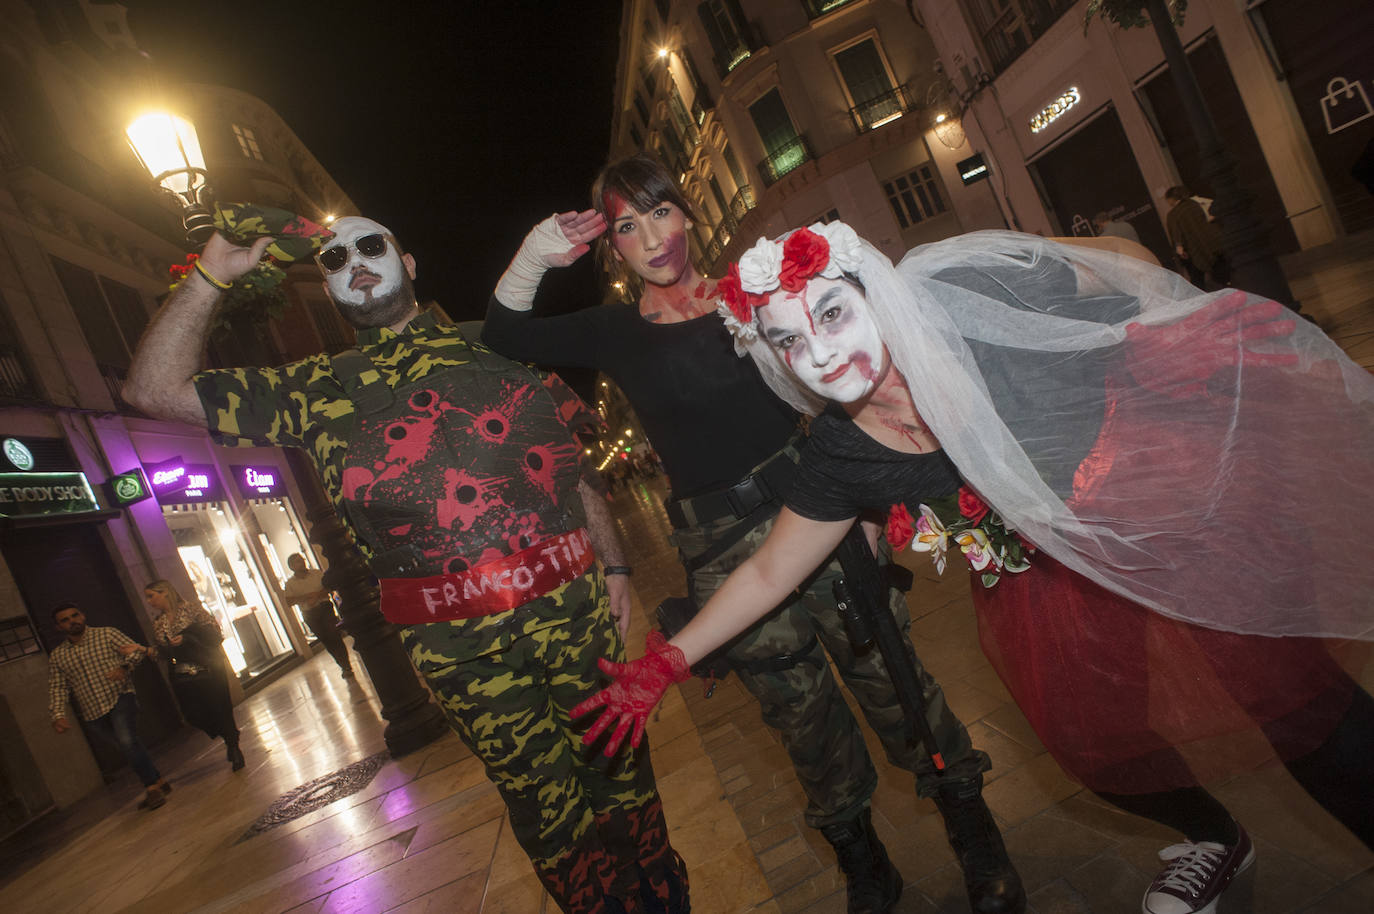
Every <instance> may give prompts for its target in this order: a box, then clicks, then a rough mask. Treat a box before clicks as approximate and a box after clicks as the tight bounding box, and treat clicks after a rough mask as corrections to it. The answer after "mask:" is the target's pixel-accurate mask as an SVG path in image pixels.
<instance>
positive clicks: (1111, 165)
mask: <svg viewBox="0 0 1374 914" xmlns="http://www.w3.org/2000/svg"><path fill="white" fill-rule="evenodd" d="M1030 171H1031V174H1032V175H1033V176H1034V177H1035V179H1036V182H1037V184H1038V185H1039V187H1040V191H1041V194H1042V195H1043V196H1044V200H1045V204H1046V206H1047V207H1048V208H1049V209H1050V210H1051V212H1053V214H1054V215H1055V217H1056V219H1057V221H1058V223H1059V224H1058V233H1059V234H1061V235H1092V234H1094V232H1093V227H1092V218H1093V216H1094V215H1096V214H1097V213H1098V212H1104V211H1105V212H1107V213H1110V214H1112V215H1115V216H1116V217H1117V218H1118V219H1120V220H1122V221H1123V222H1129V223H1130V224H1131V225H1132V226H1134V228H1135V230H1136V233H1137V234H1139V235H1140V242H1141V244H1143V245H1145V247H1147V248H1149V249H1150V251H1151V253H1153V254H1154V255H1155V256H1156V257H1158V258H1159V262H1160V263H1162V264H1164V265H1165V266H1169V265H1170V264H1171V263H1172V262H1173V258H1172V257H1170V256H1169V241H1168V237H1167V236H1166V235H1165V233H1164V224H1163V222H1161V221H1160V220H1161V216H1160V215H1159V214H1158V213H1156V212H1155V207H1154V204H1153V203H1152V202H1151V200H1150V191H1149V188H1148V187H1146V185H1145V178H1144V177H1142V176H1141V174H1140V167H1139V166H1138V165H1136V161H1135V156H1134V154H1132V152H1131V144H1130V142H1129V141H1127V139H1126V131H1125V130H1123V129H1122V128H1121V119H1120V118H1119V117H1117V114H1116V109H1115V108H1111V107H1108V108H1106V109H1105V110H1103V111H1102V113H1100V114H1098V115H1097V116H1096V117H1094V118H1093V119H1092V120H1091V121H1089V122H1088V123H1086V124H1084V125H1083V126H1081V127H1079V128H1078V129H1077V130H1076V131H1074V132H1073V133H1072V134H1071V135H1070V136H1068V137H1067V138H1065V139H1064V140H1062V141H1061V142H1060V143H1059V144H1058V145H1057V146H1055V147H1054V148H1053V149H1051V150H1050V151H1049V152H1046V153H1045V154H1044V155H1042V156H1040V157H1039V158H1037V159H1036V160H1035V161H1034V162H1032V163H1031V165H1030Z"/></svg>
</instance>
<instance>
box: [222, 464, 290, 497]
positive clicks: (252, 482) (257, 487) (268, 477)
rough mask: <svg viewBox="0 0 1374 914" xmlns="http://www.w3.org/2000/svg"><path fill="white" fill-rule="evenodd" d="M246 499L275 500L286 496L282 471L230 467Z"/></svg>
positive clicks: (266, 468)
mask: <svg viewBox="0 0 1374 914" xmlns="http://www.w3.org/2000/svg"><path fill="white" fill-rule="evenodd" d="M229 471H230V472H231V473H233V474H234V481H235V482H236V483H237V484H238V487H239V491H240V492H242V493H243V497H244V498H275V497H277V496H280V495H283V494H285V488H286V487H285V486H283V485H282V478H281V470H280V469H279V468H277V467H274V466H252V467H244V466H239V467H230V468H229Z"/></svg>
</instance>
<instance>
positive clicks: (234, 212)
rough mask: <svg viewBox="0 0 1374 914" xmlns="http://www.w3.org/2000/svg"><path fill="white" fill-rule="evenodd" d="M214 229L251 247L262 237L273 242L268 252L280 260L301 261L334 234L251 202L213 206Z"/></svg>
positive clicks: (303, 220) (310, 223)
mask: <svg viewBox="0 0 1374 914" xmlns="http://www.w3.org/2000/svg"><path fill="white" fill-rule="evenodd" d="M214 219H215V228H217V229H219V230H220V231H221V232H223V233H224V234H225V235H226V236H228V237H230V238H232V239H234V240H235V241H240V242H244V243H247V244H251V243H252V242H253V241H254V240H256V239H258V238H261V237H262V236H263V235H271V236H272V237H273V238H274V239H275V240H274V241H273V242H272V243H271V244H269V245H268V246H267V253H268V255H269V256H271V257H275V258H276V259H277V260H281V261H287V262H289V261H293V260H304V259H305V258H307V257H309V256H310V255H312V254H314V253H315V252H316V251H317V250H319V249H320V248H321V247H322V246H323V245H324V243H325V242H326V241H329V240H330V239H331V238H333V237H334V233H333V232H332V231H330V230H329V229H327V228H325V227H324V226H322V225H316V224H315V223H313V222H311V221H310V220H309V219H306V218H304V217H303V216H297V215H296V214H295V213H292V212H288V211H287V210H284V209H275V208H273V207H270V206H258V205H257V204H254V203H221V204H220V205H219V206H217V207H215V213H214Z"/></svg>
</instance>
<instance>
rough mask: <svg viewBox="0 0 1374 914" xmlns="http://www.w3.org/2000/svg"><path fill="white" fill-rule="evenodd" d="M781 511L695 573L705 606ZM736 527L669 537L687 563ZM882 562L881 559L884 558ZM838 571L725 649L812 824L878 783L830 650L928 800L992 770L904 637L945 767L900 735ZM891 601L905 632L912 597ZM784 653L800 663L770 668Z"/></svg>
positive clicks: (875, 657)
mask: <svg viewBox="0 0 1374 914" xmlns="http://www.w3.org/2000/svg"><path fill="white" fill-rule="evenodd" d="M776 517H777V515H776V512H775V513H774V514H773V515H772V516H770V517H769V518H768V519H766V520H764V521H762V522H760V523H759V524H758V525H757V526H756V527H755V528H754V529H752V530H750V531H749V532H748V533H747V534H745V536H744V537H743V538H742V539H741V540H740V541H739V542H738V543H736V544H735V545H734V546H732V547H731V548H730V549H729V550H727V551H726V552H725V553H724V554H723V555H721V556H720V557H719V558H717V559H716V560H715V561H714V562H711V563H710V564H708V565H706V566H705V567H704V568H701V569H699V570H698V571H697V572H696V573H695V574H694V575H693V586H694V590H695V597H696V599H697V601H698V603H699V604H704V603H705V602H706V600H708V599H710V596H711V595H712V594H714V593H715V592H716V591H717V590H719V589H720V586H721V585H722V584H723V583H724V582H725V579H726V578H727V577H729V575H730V572H732V571H734V570H735V568H737V567H738V566H739V565H740V564H741V563H742V562H744V560H745V559H747V558H749V556H751V555H753V554H754V553H755V552H756V551H758V548H759V546H761V545H762V544H763V541H764V540H765V539H766V538H767V536H768V531H769V530H771V529H772V527H773V522H774V520H775V519H776ZM737 523H739V521H736V520H734V519H731V518H726V519H724V520H720V521H716V522H715V523H713V524H707V525H704V526H700V527H691V528H683V529H679V530H675V531H674V532H673V534H672V539H673V543H674V545H676V546H677V547H678V550H679V552H680V553H681V554H682V556H683V558H684V560H687V559H690V557H691V556H693V555H700V554H701V553H702V552H704V551H706V549H707V548H709V546H710V544H711V543H712V542H714V541H715V540H717V539H719V538H720V537H722V536H723V535H724V534H725V533H726V531H728V530H729V529H730V528H731V527H732V526H733V525H734V524H737ZM886 558H887V556H886V555H883V556H880V560H882V561H884V562H885V561H886ZM842 576H843V572H842V571H841V569H840V565H839V563H838V562H837V561H831V562H830V563H829V564H828V565H826V566H824V567H823V568H821V569H820V570H818V571H817V572H816V573H815V574H813V575H812V576H811V577H810V578H809V579H807V581H806V582H805V583H804V584H803V585H802V586H801V587H800V588H798V590H799V593H798V595H797V596H796V597H795V598H794V599H792V600H790V601H789V602H787V603H784V604H783V605H782V606H781V607H779V608H777V609H775V610H774V611H773V613H772V614H770V615H769V616H767V617H765V618H764V620H763V621H762V622H761V623H759V624H758V625H756V626H754V627H753V628H751V629H749V630H748V631H746V632H745V633H744V634H742V635H741V636H740V637H739V638H737V639H736V640H735V641H733V642H731V644H730V648H729V651H728V653H727V655H726V656H727V658H728V659H729V661H730V663H731V666H732V667H733V668H734V670H735V672H736V673H737V674H738V675H739V677H740V681H741V682H742V683H743V684H744V686H745V688H747V689H748V690H749V692H750V693H751V694H753V696H754V697H755V698H757V699H758V702H759V705H760V708H761V711H762V714H763V721H764V723H766V724H768V726H770V727H772V728H773V729H775V730H776V731H778V735H779V738H780V739H781V740H782V743H783V746H784V747H785V748H786V749H787V753H788V755H789V756H790V757H791V759H792V766H793V768H795V769H796V772H797V779H798V781H799V782H800V783H801V785H802V789H803V790H804V791H805V792H806V796H807V807H806V822H807V824H808V825H810V826H812V827H813V828H820V827H822V826H825V825H830V824H833V823H837V822H845V821H849V820H851V819H852V818H853V817H855V816H857V815H858V814H859V812H860V811H861V810H862V809H863V807H864V806H865V805H866V804H867V803H868V800H869V797H871V796H872V794H873V790H874V788H875V787H876V786H877V783H878V774H877V771H876V770H875V769H874V767H873V760H872V758H871V757H870V756H869V754H868V749H867V748H866V746H865V745H864V738H863V733H862V732H861V731H860V729H859V724H858V721H857V720H855V719H854V715H853V714H852V713H851V712H850V710H849V705H848V704H846V702H845V699H844V696H843V694H841V692H840V688H839V684H838V683H837V682H836V680H835V677H834V675H833V674H832V672H831V669H830V663H829V662H828V660H827V658H826V652H827V651H828V652H829V654H830V657H831V658H833V659H834V661H835V666H836V668H837V669H838V670H839V671H840V675H841V676H843V677H844V682H845V685H847V686H848V687H849V690H850V692H852V693H853V695H854V697H855V698H856V699H857V700H858V702H859V707H860V709H861V710H862V711H863V713H864V717H865V718H866V719H867V720H868V723H869V726H871V727H872V728H873V732H874V733H875V734H876V735H877V736H878V738H879V739H880V740H881V741H882V743H883V748H884V749H885V750H886V751H887V756H888V758H889V759H890V760H891V761H892V763H893V764H894V765H897V766H899V767H901V768H905V769H906V770H908V771H911V772H913V773H914V774H915V775H916V784H917V793H918V794H919V795H921V796H931V795H932V794H933V793H934V792H935V789H936V786H937V784H938V783H942V782H948V781H949V780H951V779H953V778H964V777H972V776H974V775H975V774H976V773H977V772H979V771H983V770H986V769H987V768H988V767H990V763H989V761H988V759H987V756H986V755H984V754H983V753H981V752H978V751H976V750H975V749H974V748H973V744H972V742H971V741H970V739H969V735H968V731H967V730H966V729H965V728H964V725H963V723H961V722H960V721H959V719H958V718H957V717H955V716H954V714H953V712H952V711H950V709H949V707H948V705H947V704H946V702H945V696H944V691H943V690H942V689H941V688H940V684H939V683H938V682H936V681H935V680H934V678H932V677H931V675H930V674H929V673H927V672H926V670H925V667H924V666H923V665H922V664H921V661H920V658H919V657H917V655H916V652H915V650H914V649H913V648H912V647H911V643H910V640H909V638H904V639H903V640H904V641H905V642H906V649H907V651H908V653H909V654H910V656H911V659H912V662H913V664H914V665H915V669H916V675H917V679H918V681H919V682H920V683H921V686H922V692H923V695H924V698H925V704H926V719H927V720H928V721H929V722H930V726H931V729H932V730H933V732H934V733H935V737H936V740H937V742H938V744H939V746H940V749H941V753H942V754H943V756H944V759H945V763H946V765H947V766H948V769H949V770H948V773H946V774H945V775H943V776H941V775H937V774H936V772H935V767H934V764H933V763H932V762H931V760H930V757H929V756H928V755H927V753H926V751H925V748H924V746H922V745H921V743H920V741H919V740H916V741H912V742H910V743H908V742H907V741H906V740H905V739H904V738H903V734H904V733H905V731H906V729H907V728H906V725H905V718H904V716H903V712H902V707H901V704H900V703H899V702H898V700H897V693H896V692H895V691H894V690H893V688H892V681H891V679H890V678H889V677H888V673H887V666H886V665H885V664H884V663H883V660H882V657H881V656H880V655H879V652H878V650H877V648H876V647H874V648H869V649H866V650H865V651H864V652H862V653H856V652H855V650H854V647H853V645H852V644H851V643H850V640H849V635H848V633H847V632H846V631H845V626H844V621H843V619H842V618H841V617H840V614H839V610H838V609H837V608H836V606H835V599H834V596H833V594H834V591H833V587H834V582H835V580H836V579H837V578H840V577H842ZM889 597H890V599H889V604H890V607H891V609H892V615H893V617H894V618H895V619H896V621H897V626H898V628H899V629H900V630H901V631H902V632H903V633H906V632H907V631H908V630H909V629H910V627H911V620H910V617H909V616H908V614H907V608H906V600H905V598H904V596H903V594H902V593H900V592H899V591H896V590H892V591H889ZM783 655H791V657H793V658H794V659H796V660H797V661H798V662H796V663H795V664H792V665H790V666H787V667H786V668H783V669H777V670H769V669H766V667H767V666H768V663H767V661H768V660H769V659H770V658H774V657H780V656H783ZM751 667H752V671H751Z"/></svg>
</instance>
